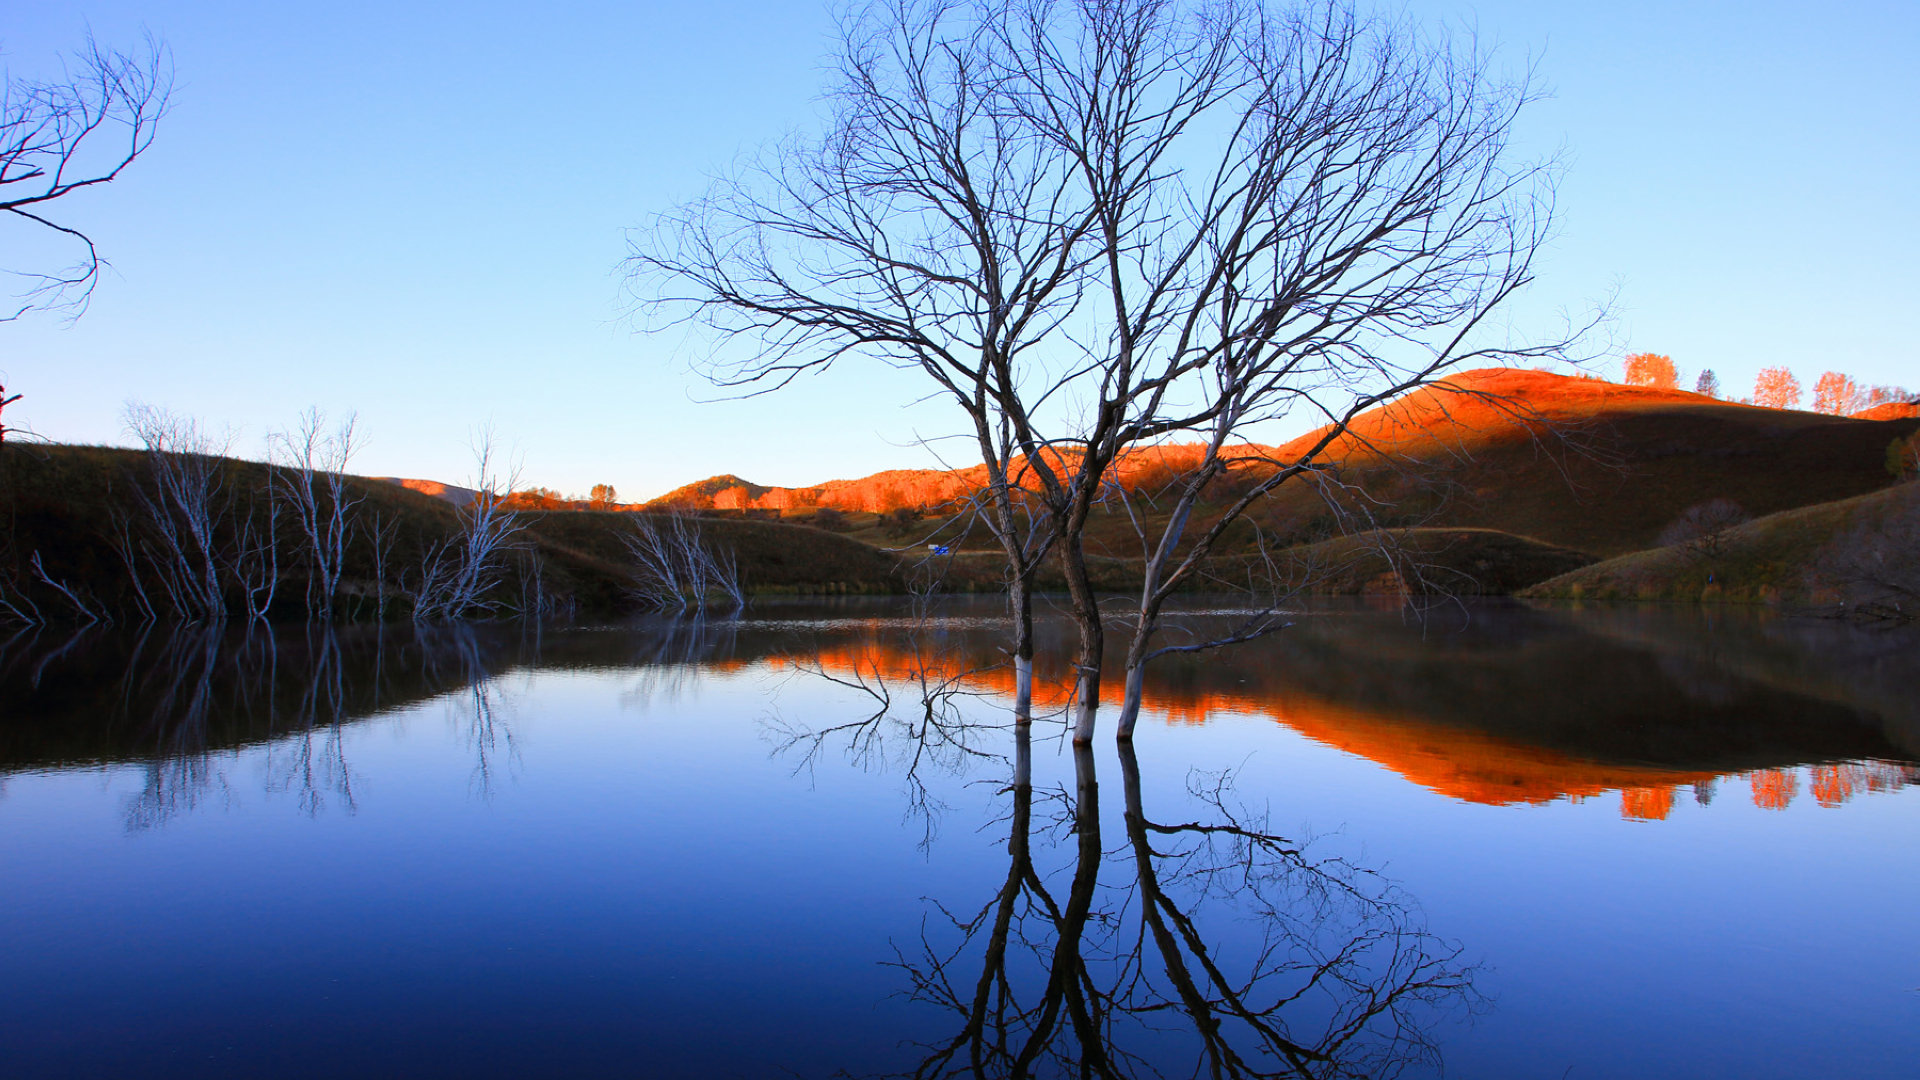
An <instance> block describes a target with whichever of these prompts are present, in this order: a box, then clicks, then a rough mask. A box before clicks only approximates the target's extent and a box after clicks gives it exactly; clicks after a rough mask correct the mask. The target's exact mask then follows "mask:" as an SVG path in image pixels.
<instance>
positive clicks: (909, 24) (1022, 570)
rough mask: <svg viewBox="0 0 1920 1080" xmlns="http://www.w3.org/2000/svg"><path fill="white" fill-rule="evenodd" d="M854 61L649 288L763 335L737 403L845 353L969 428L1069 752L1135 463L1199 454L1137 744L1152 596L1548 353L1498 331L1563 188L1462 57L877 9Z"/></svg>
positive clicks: (1220, 11) (1101, 8) (1099, 2)
mask: <svg viewBox="0 0 1920 1080" xmlns="http://www.w3.org/2000/svg"><path fill="white" fill-rule="evenodd" d="M839 67H840V71H841V75H842V80H841V84H840V85H839V86H838V87H837V89H836V91H835V94H834V98H833V100H834V101H835V103H836V104H837V105H838V106H839V111H838V113H837V115H836V117H835V121H834V125H833V127H832V129H831V131H830V132H829V134H828V135H827V136H826V137H825V138H824V139H823V140H821V141H820V142H819V143H818V144H813V145H803V144H793V143H789V144H785V145H782V146H780V147H777V148H776V149H775V150H774V151H773V152H771V153H770V154H769V155H768V156H767V158H766V159H764V160H763V161H762V162H761V163H760V164H759V165H758V167H757V168H756V169H753V170H749V171H747V172H745V173H743V174H741V175H738V176H735V177H730V178H727V179H725V180H723V181H722V182H721V183H720V184H719V185H718V186H717V187H716V188H715V190H714V192H713V193H712V194H711V195H709V197H708V198H707V199H705V200H702V201H700V202H698V203H695V204H692V205H691V206H689V207H686V208H683V209H682V210H680V211H676V212H675V213H673V214H670V215H667V216H666V217H665V218H663V219H662V222H661V227H660V229H659V230H658V231H656V233H655V234H654V235H653V236H652V237H650V238H645V239H643V240H642V241H641V242H640V243H639V244H638V245H637V246H636V250H635V253H634V257H633V266H634V269H635V271H636V280H639V281H644V282H647V283H649V284H650V285H651V286H652V287H651V289H650V290H649V291H646V292H645V293H644V295H645V296H646V297H647V298H648V299H650V300H655V301H663V302H667V304H668V307H667V310H672V311H677V312H679V313H682V314H689V313H690V314H691V315H693V316H696V317H699V318H703V319H704V320H705V321H706V322H707V323H708V324H709V325H711V326H714V327H716V328H718V329H719V330H720V331H721V337H720V340H721V342H722V343H723V345H725V344H729V343H731V342H733V341H734V340H735V339H737V338H740V337H747V338H750V339H751V341H752V343H753V344H754V345H756V346H758V350H757V351H755V352H753V353H751V354H749V355H746V356H739V355H735V354H732V353H721V354H718V355H719V358H720V362H719V363H718V364H717V365H716V367H715V369H714V371H715V374H716V375H717V376H718V377H720V378H721V379H722V381H727V382H731V383H734V384H746V385H758V386H761V387H777V386H779V385H782V384H784V382H786V381H787V380H790V379H791V378H793V377H794V376H795V375H797V374H798V373H800V372H802V371H806V370H809V369H812V368H817V367H820V366H824V365H826V364H830V363H832V362H833V361H835V360H837V359H839V358H840V357H842V356H845V355H847V354H849V353H856V352H858V353H863V354H866V355H871V356H878V357H882V358H884V359H887V360H890V361H893V362H896V363H901V364H911V365H914V366H917V367H918V368H919V369H920V370H922V371H923V372H925V373H927V374H928V375H929V376H931V377H932V378H933V380H934V382H935V383H936V385H937V387H938V390H939V392H940V393H941V394H942V395H943V396H944V397H946V398H948V399H950V400H953V401H954V402H956V403H957V404H959V405H960V406H961V407H962V410H963V412H964V414H965V415H966V417H967V419H968V421H969V424H970V428H971V430H970V436H971V438H972V440H973V442H975V443H976V444H977V446H978V448H979V449H980V451H981V460H982V461H983V463H985V464H986V466H987V472H988V476H989V485H988V488H987V490H986V491H985V492H984V500H985V505H986V509H987V510H988V513H987V514H986V515H985V516H986V518H987V520H988V522H989V523H990V524H991V525H992V527H993V528H994V531H995V533H996V535H998V536H999V537H1000V539H1001V545H1002V548H1003V550H1004V551H1005V552H1006V555H1007V559H1008V566H1009V570H1008V580H1009V585H1010V589H1011V591H1012V593H1013V603H1014V607H1015V613H1016V616H1020V615H1021V614H1022V608H1023V604H1024V596H1023V590H1024V588H1025V586H1026V583H1028V582H1030V581H1031V577H1032V570H1033V568H1034V567H1035V566H1037V564H1038V560H1039V559H1040V558H1042V557H1045V556H1046V555H1047V554H1048V553H1049V552H1054V551H1057V553H1058V555H1059V557H1060V559H1061V563H1062V569H1063V570H1064V572H1065V577H1066V582H1067V586H1068V589H1069V592H1070V593H1071V596H1072V604H1071V610H1072V612H1073V614H1074V616H1075V619H1076V622H1077V624H1078V626H1079V628H1080V644H1079V649H1078V654H1077V657H1076V669H1077V672H1078V674H1077V679H1076V684H1077V689H1076V693H1077V698H1078V702H1079V713H1078V716H1077V718H1076V721H1075V733H1074V737H1075V739H1076V740H1081V741H1084V740H1087V739H1090V738H1091V737H1092V734H1093V721H1094V714H1095V710H1096V708H1097V705H1098V702H1099V694H1100V679H1101V666H1102V658H1103V653H1104V643H1105V627H1104V617H1103V614H1102V612H1101V609H1100V604H1099V598H1098V597H1097V596H1096V595H1095V588H1094V584H1093V579H1092V576H1091V574H1090V572H1089V568H1088V562H1087V550H1086V546H1085V534H1086V528H1087V525H1088V521H1089V518H1090V516H1091V515H1092V514H1093V513H1094V512H1095V510H1096V508H1098V507H1099V506H1100V505H1101V504H1102V502H1103V501H1104V500H1106V499H1108V498H1109V497H1110V496H1111V495H1112V493H1113V483H1112V479H1113V478H1112V467H1113V465H1114V464H1115V463H1116V462H1117V461H1119V460H1121V459H1122V457H1123V456H1124V455H1126V454H1127V453H1128V452H1129V451H1131V450H1133V449H1135V448H1138V447H1142V446H1150V445H1154V444H1158V443H1161V442H1164V441H1166V440H1169V439H1174V438H1181V439H1189V440H1191V439H1197V440H1199V442H1200V443H1201V447H1200V450H1201V452H1200V455H1199V459H1198V461H1197V463H1196V464H1195V465H1194V466H1193V467H1192V468H1191V469H1190V470H1188V471H1187V473H1186V475H1185V476H1184V477H1183V478H1182V482H1181V483H1180V485H1178V487H1177V490H1175V491H1174V492H1172V493H1171V494H1170V497H1169V498H1168V499H1167V500H1166V502H1165V503H1164V504H1163V506H1162V508H1161V510H1162V513H1163V514H1164V517H1163V518H1162V519H1161V522H1160V523H1158V525H1157V527H1156V529H1155V530H1154V532H1153V534H1152V535H1149V536H1147V537H1146V538H1145V539H1144V542H1143V557H1144V559H1145V575H1146V584H1145V586H1144V588H1143V590H1142V592H1141V596H1140V601H1139V608H1138V613H1137V616H1136V617H1135V618H1134V619H1133V625H1132V628H1131V632H1130V645H1129V653H1128V698H1127V700H1128V706H1127V707H1124V708H1123V712H1122V716H1121V721H1120V729H1119V734H1120V735H1122V736H1123V737H1125V736H1128V735H1130V734H1131V730H1132V717H1133V715H1135V714H1137V704H1138V696H1139V694H1138V679H1139V673H1140V670H1141V669H1142V667H1143V666H1144V664H1145V663H1146V662H1147V660H1148V659H1150V657H1151V656H1152V655H1153V648H1152V644H1151V643H1152V639H1153V636H1154V633H1155V631H1156V630H1157V628H1158V625H1159V618H1160V612H1161V610H1162V608H1163V606H1164V604H1165V603H1166V601H1167V599H1168V598H1169V597H1170V596H1171V595H1172V594H1173V593H1174V592H1176V591H1178V590H1180V589H1182V588H1185V587H1187V586H1189V585H1190V584H1191V583H1192V582H1193V581H1194V580H1195V579H1196V576H1197V575H1198V574H1199V573H1200V570H1201V568H1202V567H1203V566H1204V565H1205V563H1206V560H1207V559H1208V557H1209V556H1210V555H1211V554H1212V552H1213V550H1214V549H1215V548H1216V547H1217V546H1218V544H1219V542H1220V540H1221V538H1222V536H1223V535H1224V534H1225V532H1226V530H1227V529H1228V528H1229V527H1230V526H1231V525H1232V524H1233V523H1234V522H1235V521H1236V520H1238V519H1239V518H1240V517H1241V516H1242V515H1244V514H1245V513H1246V511H1247V510H1248V509H1249V508H1251V507H1253V506H1255V505H1257V504H1258V503H1259V502H1260V501H1261V500H1262V499H1264V498H1265V497H1266V496H1268V495H1270V494H1271V493H1272V492H1273V491H1275V490H1276V489H1277V488H1279V487H1280V486H1281V485H1283V484H1286V483H1289V482H1294V481H1305V480H1307V479H1310V478H1312V477H1313V476H1315V475H1316V474H1317V473H1319V472H1320V471H1322V470H1323V469H1324V465H1325V463H1324V458H1325V455H1326V454H1327V452H1328V450H1329V448H1331V447H1333V446H1334V445H1335V444H1336V443H1337V442H1338V441H1339V440H1340V438H1341V437H1342V436H1343V435H1344V434H1345V433H1346V431H1347V428H1348V425H1349V424H1350V422H1351V420H1352V419H1353V418H1354V417H1355V416H1357V415H1358V414H1359V413H1360V412H1362V411H1364V410H1366V409H1368V408H1370V407H1372V406H1374V405H1377V404H1380V403H1381V402H1384V401H1387V400H1389V399H1391V398H1393V397H1396V396H1399V395H1401V394H1404V393H1406V392H1407V391H1409V390H1411V389H1413V388H1415V387H1419V386H1422V385H1425V384H1427V383H1429V382H1433V381H1435V380H1436V379H1438V378H1440V377H1441V376H1442V375H1443V374H1444V373H1445V372H1446V371H1447V370H1449V369H1452V368H1455V367H1457V366H1459V365H1461V364H1462V363H1464V362H1466V361H1469V360H1474V359H1478V360H1482V361H1487V362H1499V361H1502V360H1511V359H1515V358H1520V357H1532V356H1538V355H1543V354H1546V353H1549V352H1551V351H1552V350H1551V349H1549V348H1546V347H1538V348H1513V347H1508V346H1505V345H1502V344H1500V343H1498V342H1496V341H1495V340H1494V339H1493V336H1492V335H1491V334H1489V333H1488V332H1487V329H1486V324H1487V323H1488V321H1489V317H1490V316H1491V315H1492V314H1493V313H1494V312H1495V310H1496V309H1497V308H1499V306H1500V305H1501V304H1502V303H1503V302H1504V301H1505V300H1506V299H1508V298H1509V297H1510V296H1511V295H1512V294H1513V293H1514V292H1515V291H1516V290H1518V289H1519V288H1521V287H1522V286H1523V285H1525V284H1526V283H1527V282H1528V281H1529V280H1531V277H1532V258H1533V254H1534V251H1535V250H1536V248H1537V247H1538V245H1539V243H1540V242H1541V240H1542V238H1543V236H1544V235H1545V233H1546V231H1547V229H1548V227H1549V224H1550V220H1551V190H1552V176H1553V173H1552V170H1551V168H1550V167H1549V166H1545V165H1540V164H1534V163H1515V162H1514V161H1512V160H1511V155H1510V154H1509V153H1508V150H1507V142H1508V135H1509V132H1510V130H1511V127H1512V123H1513V120H1514V118H1515V116H1516V115H1517V113H1518V110H1520V109H1521V108H1522V107H1523V106H1524V105H1525V103H1526V102H1527V101H1528V100H1529V99H1530V97H1531V93H1532V91H1531V88H1530V85H1529V83H1528V81H1527V79H1526V77H1524V76H1522V77H1521V78H1519V79H1517V80H1514V81H1502V80H1500V79H1499V78H1497V77H1496V76H1495V75H1494V74H1493V73H1492V69H1491V67H1490V62H1489V61H1488V59H1487V58H1486V57H1485V55H1484V54H1483V53H1481V52H1480V51H1479V50H1478V49H1477V48H1476V47H1475V46H1474V45H1473V43H1472V42H1471V41H1467V42H1464V43H1463V42H1456V41H1453V40H1450V39H1447V38H1444V37H1440V38H1436V37H1432V36H1430V35H1424V34H1422V33H1421V32H1419V31H1418V30H1416V29H1415V28H1413V27H1411V26H1408V25H1405V24H1403V23H1400V22H1396V21H1391V20H1387V19H1383V18H1375V17H1370V16H1363V15H1361V14H1359V13H1357V12H1356V11H1355V10H1354V9H1353V8H1352V7H1350V6H1349V5H1347V4H1346V3H1343V2H1341V0H1309V2H1307V3H1303V4H1302V5H1300V6H1299V7H1296V8H1290V9H1287V10H1277V9H1270V8H1269V7H1268V6H1267V5H1265V4H1262V3H1258V2H1250V3H1244V4H1233V3H1204V2H1202V3H1191V4H1176V3H1168V2H1164V0H1075V2H1059V3H1055V2H1046V0H987V2H982V3H978V4H971V5H958V4H942V3H934V2H920V0H893V2H890V3H886V4H882V5H877V6H875V7H874V8H872V9H868V10H867V12H866V13H865V14H863V15H862V16H861V17H859V18H856V19H854V20H853V21H851V22H850V23H849V24H848V25H847V27H846V31H845V37H844V39H843V44H842V52H841V56H840V59H839ZM902 102H906V103H909V104H904V105H903V104H901V103H902ZM1288 416H1293V417H1300V416H1307V417H1311V418H1313V419H1316V420H1318V421H1321V422H1322V423H1323V424H1324V425H1325V426H1324V427H1322V428H1321V429H1320V431H1319V433H1318V435H1317V437H1316V438H1314V439H1312V440H1309V441H1308V445H1307V447H1306V449H1305V451H1304V452H1303V453H1300V454H1297V455H1293V456H1290V457H1288V458H1286V459H1280V458H1277V457H1275V456H1274V455H1272V454H1271V453H1269V452H1267V451H1265V450H1263V449H1262V448H1260V447H1259V446H1258V445H1256V444H1255V443H1254V442H1253V440H1252V435H1253V434H1254V433H1256V432H1258V431H1260V430H1262V428H1261V426H1260V425H1262V424H1264V423H1266V422H1269V421H1275V420H1279V419H1281V418H1283V417H1288ZM1229 472H1234V473H1236V474H1237V475H1236V482H1235V483H1234V485H1233V487H1232V489H1231V490H1230V491H1228V490H1225V485H1223V484H1221V481H1222V479H1223V478H1224V477H1226V476H1227V474H1228V473H1229ZM1023 505H1030V506H1034V507H1037V508H1038V509H1039V510H1040V513H1039V514H1038V515H1037V516H1036V517H1035V518H1034V519H1033V520H1034V521H1036V522H1037V523H1038V525H1039V527H1038V528H1025V527H1023V522H1022V521H1021V520H1020V518H1019V516H1018V510H1019V508H1020V507H1021V506H1023ZM1259 628H1260V627H1259V626H1258V625H1256V626H1255V627H1253V628H1252V629H1251V630H1250V631H1249V632H1254V631H1257V630H1258V629H1259ZM1022 648H1026V649H1029V650H1030V634H1026V635H1024V638H1023V637H1022V635H1021V634H1017V635H1016V655H1020V650H1021V649H1022ZM1028 655H1030V652H1029V653H1028Z"/></svg>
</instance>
